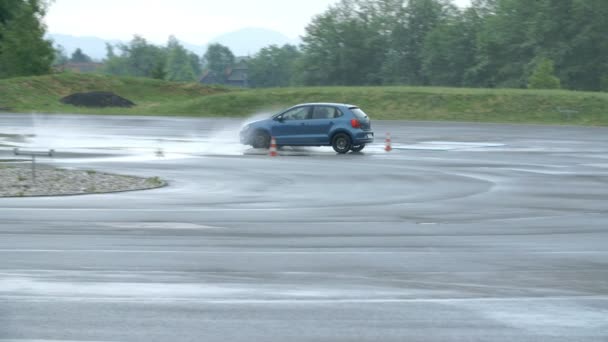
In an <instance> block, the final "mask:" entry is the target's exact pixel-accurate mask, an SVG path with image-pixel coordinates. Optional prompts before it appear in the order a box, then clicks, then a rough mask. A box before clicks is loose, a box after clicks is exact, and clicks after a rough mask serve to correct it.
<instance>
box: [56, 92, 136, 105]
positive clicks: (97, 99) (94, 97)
mask: <svg viewBox="0 0 608 342" xmlns="http://www.w3.org/2000/svg"><path fill="white" fill-rule="evenodd" d="M61 103H64V104H71V105H74V106H79V107H127V108H129V107H133V106H135V103H133V102H131V101H130V100H127V99H125V98H124V97H120V96H118V95H116V94H114V93H110V92H105V91H93V92H89V93H76V94H72V95H69V96H66V97H64V98H62V99H61Z"/></svg>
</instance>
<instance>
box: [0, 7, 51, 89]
mask: <svg viewBox="0 0 608 342" xmlns="http://www.w3.org/2000/svg"><path fill="white" fill-rule="evenodd" d="M45 12H46V4H45V3H44V2H43V1H41V0H27V1H26V0H0V78H3V77H15V76H28V75H41V74H46V73H49V72H50V70H51V64H52V63H53V60H54V57H55V51H54V49H53V46H52V43H51V42H50V41H48V40H45V39H44V34H45V30H46V28H45V26H44V25H43V23H42V21H41V18H42V17H43V16H44V14H45Z"/></svg>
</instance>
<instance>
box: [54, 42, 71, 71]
mask: <svg viewBox="0 0 608 342" xmlns="http://www.w3.org/2000/svg"><path fill="white" fill-rule="evenodd" d="M69 60H70V58H69V57H68V55H67V54H66V52H65V48H64V47H63V46H62V45H57V46H56V47H55V58H54V59H53V66H62V65H64V64H66V63H67V62H68V61H69Z"/></svg>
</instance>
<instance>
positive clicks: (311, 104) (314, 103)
mask: <svg viewBox="0 0 608 342" xmlns="http://www.w3.org/2000/svg"><path fill="white" fill-rule="evenodd" d="M300 106H333V107H346V108H353V107H357V108H358V106H355V105H350V104H346V103H333V102H311V103H300V104H299V105H295V106H294V107H300Z"/></svg>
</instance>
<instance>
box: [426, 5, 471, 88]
mask: <svg viewBox="0 0 608 342" xmlns="http://www.w3.org/2000/svg"><path fill="white" fill-rule="evenodd" d="M479 26H480V25H479V18H478V16H477V14H476V13H475V11H474V10H472V9H466V10H464V12H462V13H461V12H458V15H455V16H453V17H452V18H450V19H448V20H446V21H445V22H444V23H442V24H440V25H438V26H437V27H435V28H434V29H433V30H432V31H431V32H430V33H429V34H428V35H427V36H426V38H425V41H424V45H423V48H422V52H421V57H422V71H423V75H424V79H426V80H427V81H428V84H429V85H441V86H456V87H459V86H463V85H470V84H469V82H468V80H467V77H466V73H467V70H469V69H470V68H471V67H473V66H474V65H475V56H476V54H475V53H476V43H477V34H478V32H479V29H480V27H479Z"/></svg>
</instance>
